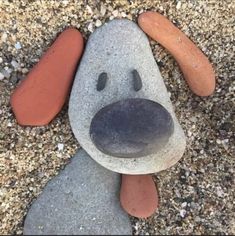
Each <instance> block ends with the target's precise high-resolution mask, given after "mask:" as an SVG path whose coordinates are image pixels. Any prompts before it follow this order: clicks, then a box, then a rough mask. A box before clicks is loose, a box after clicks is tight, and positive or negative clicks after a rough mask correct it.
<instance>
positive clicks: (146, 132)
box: [90, 98, 174, 158]
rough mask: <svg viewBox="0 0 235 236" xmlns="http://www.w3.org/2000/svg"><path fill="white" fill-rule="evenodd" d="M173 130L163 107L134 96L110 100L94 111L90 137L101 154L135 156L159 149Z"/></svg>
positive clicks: (171, 122) (170, 119)
mask: <svg viewBox="0 0 235 236" xmlns="http://www.w3.org/2000/svg"><path fill="white" fill-rule="evenodd" d="M173 130H174V127H173V121H172V118H171V115H170V114H169V112H167V110H166V109H165V108H164V107H163V106H161V105H160V104H159V103H156V102H153V101H151V100H147V99H141V98H135V99H125V100H121V101H119V102H115V103H112V104H110V105H108V106H105V107H104V108H102V109H101V110H100V111H99V112H97V114H96V115H95V116H94V118H93V119H92V122H91V127H90V136H91V139H92V141H93V143H94V144H95V146H96V147H97V148H98V149H99V150H100V151H102V152H103V153H106V154H108V155H111V156H115V157H123V158H131V157H133V158H137V157H142V156H147V155H149V154H153V153H156V152H158V151H159V150H161V149H163V148H164V147H165V145H166V143H167V142H168V140H169V138H170V136H171V135H172V133H173Z"/></svg>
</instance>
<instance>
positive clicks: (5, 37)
mask: <svg viewBox="0 0 235 236" xmlns="http://www.w3.org/2000/svg"><path fill="white" fill-rule="evenodd" d="M6 39H7V33H5V32H4V33H3V34H2V37H1V41H2V42H6Z"/></svg>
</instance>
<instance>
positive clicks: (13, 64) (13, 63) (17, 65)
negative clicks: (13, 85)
mask: <svg viewBox="0 0 235 236" xmlns="http://www.w3.org/2000/svg"><path fill="white" fill-rule="evenodd" d="M11 65H12V66H13V67H14V68H15V69H18V68H19V67H20V64H19V63H18V62H17V61H14V60H13V61H11Z"/></svg>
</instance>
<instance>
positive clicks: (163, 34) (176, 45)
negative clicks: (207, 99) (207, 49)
mask: <svg viewBox="0 0 235 236" xmlns="http://www.w3.org/2000/svg"><path fill="white" fill-rule="evenodd" d="M138 23H139V26H140V27H141V29H142V30H143V31H144V32H145V33H146V34H148V35H149V36H150V37H152V38H153V39H154V40H156V41H157V42H158V43H160V44H161V45H162V46H163V47H165V48H166V49H167V50H168V51H169V52H170V53H171V54H172V55H173V57H174V58H175V59H176V61H177V62H178V64H179V66H180V68H181V70H182V72H183V74H184V77H185V79H186V81H187V82H188V85H189V87H190V88H191V90H192V91H193V92H194V93H196V94H197V95H199V96H208V95H211V94H212V93H213V92H214V90H215V73H214V70H213V68H212V65H211V64H210V62H209V60H208V59H207V57H206V56H205V55H204V54H203V53H202V51H201V50H200V49H199V48H198V47H197V46H196V45H195V44H194V43H193V42H192V41H191V40H190V39H189V38H188V37H187V36H186V35H185V34H184V33H183V32H182V31H180V30H179V29H178V28H177V27H176V26H174V25H173V23H171V22H170V21H169V20H168V19H167V18H166V17H165V16H163V15H161V14H159V13H157V12H151V11H148V12H145V13H142V14H141V15H140V16H139V18H138Z"/></svg>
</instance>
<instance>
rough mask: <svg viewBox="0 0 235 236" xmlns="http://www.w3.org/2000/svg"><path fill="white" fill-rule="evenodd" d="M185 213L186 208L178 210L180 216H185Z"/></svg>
mask: <svg viewBox="0 0 235 236" xmlns="http://www.w3.org/2000/svg"><path fill="white" fill-rule="evenodd" d="M186 213H187V212H186V210H184V209H182V210H180V216H181V217H182V218H184V217H185V215H186Z"/></svg>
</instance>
